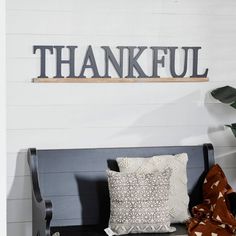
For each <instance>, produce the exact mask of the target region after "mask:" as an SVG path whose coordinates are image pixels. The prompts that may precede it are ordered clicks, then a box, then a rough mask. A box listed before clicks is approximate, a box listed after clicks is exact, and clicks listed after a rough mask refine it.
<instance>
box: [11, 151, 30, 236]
mask: <svg viewBox="0 0 236 236" xmlns="http://www.w3.org/2000/svg"><path fill="white" fill-rule="evenodd" d="M11 168H12V167H11ZM8 169H9V167H8ZM11 175H13V173H11ZM8 179H10V180H11V181H10V183H9V182H8V185H10V186H8V192H7V222H8V224H7V235H8V236H14V235H16V233H17V235H31V234H32V225H31V220H32V207H31V179H30V176H29V167H28V163H27V150H26V149H22V150H20V151H19V152H18V153H17V158H16V163H15V171H14V176H12V177H9V178H8Z"/></svg>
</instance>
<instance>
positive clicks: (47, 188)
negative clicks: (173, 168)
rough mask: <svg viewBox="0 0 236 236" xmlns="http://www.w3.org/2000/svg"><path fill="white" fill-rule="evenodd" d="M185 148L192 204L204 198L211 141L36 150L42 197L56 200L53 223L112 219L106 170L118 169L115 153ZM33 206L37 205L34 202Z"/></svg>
mask: <svg viewBox="0 0 236 236" xmlns="http://www.w3.org/2000/svg"><path fill="white" fill-rule="evenodd" d="M182 152H186V153H187V154H188V157H189V161H188V165H187V175H188V191H189V194H190V199H191V200H190V207H192V206H193V205H195V204H197V203H199V202H200V201H201V183H202V181H203V178H204V176H205V174H206V172H207V171H208V169H209V167H210V166H211V165H212V164H213V163H214V156H213V148H212V145H210V144H205V145H201V146H176V147H137V148H136V147H135V148H134V147H132V148H97V149H68V150H65V149H64V150H62V149H61V150H37V162H38V177H39V185H40V190H41V194H42V197H43V199H45V200H46V199H50V200H51V201H52V204H53V218H52V222H51V225H52V226H67V225H88V224H104V225H106V224H107V222H108V219H109V193H108V186H107V177H106V172H105V171H106V170H107V169H108V167H109V168H110V169H113V170H118V167H117V164H116V162H115V161H114V159H116V157H123V156H127V157H151V156H154V155H163V154H177V153H182ZM33 207H34V206H33Z"/></svg>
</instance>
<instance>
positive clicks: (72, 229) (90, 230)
mask: <svg viewBox="0 0 236 236" xmlns="http://www.w3.org/2000/svg"><path fill="white" fill-rule="evenodd" d="M172 226H174V227H176V232H173V233H163V234H160V233H153V234H152V233H146V234H145V233H143V234H141V235H142V236H168V235H169V236H174V235H179V236H180V235H188V232H187V229H186V226H185V225H184V224H173V225H172ZM51 231H52V234H53V233H56V232H60V236H106V233H105V232H104V229H103V228H101V227H99V226H94V225H87V226H85V225H82V226H64V227H52V229H51ZM131 235H132V236H140V234H131Z"/></svg>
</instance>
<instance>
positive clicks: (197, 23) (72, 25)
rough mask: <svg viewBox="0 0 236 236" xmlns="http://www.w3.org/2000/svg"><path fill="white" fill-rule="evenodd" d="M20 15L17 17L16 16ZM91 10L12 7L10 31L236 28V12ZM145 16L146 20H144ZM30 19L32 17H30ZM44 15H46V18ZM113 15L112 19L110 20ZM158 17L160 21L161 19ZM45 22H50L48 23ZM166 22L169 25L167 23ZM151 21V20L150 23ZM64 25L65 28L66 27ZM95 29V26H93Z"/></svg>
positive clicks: (52, 32)
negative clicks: (186, 15)
mask: <svg viewBox="0 0 236 236" xmlns="http://www.w3.org/2000/svg"><path fill="white" fill-rule="evenodd" d="M16 18H17V19H18V20H17V21H15V19H16ZM86 18H87V12H86V11H82V12H81V13H80V14H78V13H76V12H54V13H53V14H52V13H51V12H46V11H39V12H38V11H17V10H16V11H14V10H12V11H8V14H7V24H8V27H7V33H8V34H46V35H57V34H58V35H61V34H67V35H68V34H69V35H80V34H81V35H93V34H94V35H96V34H98V35H104V36H105V35H107V36H114V35H116V34H124V35H130V32H132V35H136V36H141V35H149V34H150V32H155V33H154V35H156V36H159V35H160V32H162V33H161V34H162V35H166V36H174V35H175V34H179V35H185V33H186V32H188V34H191V33H195V32H196V29H197V30H198V32H199V35H204V36H205V37H207V36H208V37H210V36H211V33H212V32H213V33H214V34H215V35H217V34H220V33H225V32H231V33H233V32H235V30H234V28H232V26H233V25H234V23H233V19H234V18H235V16H234V15H226V16H220V15H215V16H211V15H204V16H201V17H199V16H196V15H188V21H186V19H185V17H184V15H183V16H182V17H180V16H179V15H175V14H155V13H152V12H151V11H149V12H146V13H145V12H144V13H143V14H142V17H140V13H139V12H135V11H133V12H132V17H130V14H128V13H127V12H110V11H109V12H107V13H106V14H103V13H102V12H93V18H87V20H86V23H85V22H84V19H86ZM143 18H145V20H143ZM29 19H30V21H29ZM42 19H44V20H43V21H42ZM107 19H109V21H107ZM157 19H158V21H157ZM45 22H50V23H51V24H48V25H47V27H45ZM163 22H164V25H165V27H163ZM150 23H151V24H150ZM33 26H37V27H33ZM62 29H63V31H62ZM91 29H93V30H91Z"/></svg>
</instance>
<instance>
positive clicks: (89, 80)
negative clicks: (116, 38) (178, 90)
mask: <svg viewBox="0 0 236 236" xmlns="http://www.w3.org/2000/svg"><path fill="white" fill-rule="evenodd" d="M208 81H209V79H208V78H205V77H196V78H192V77H183V78H173V77H167V78H164V77H163V78H35V79H33V82H34V83H179V82H181V83H185V82H208Z"/></svg>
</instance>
